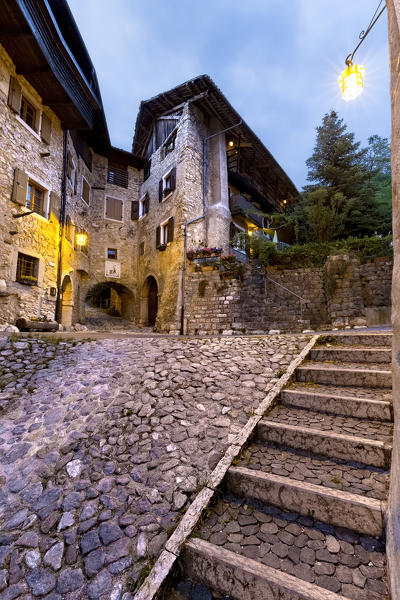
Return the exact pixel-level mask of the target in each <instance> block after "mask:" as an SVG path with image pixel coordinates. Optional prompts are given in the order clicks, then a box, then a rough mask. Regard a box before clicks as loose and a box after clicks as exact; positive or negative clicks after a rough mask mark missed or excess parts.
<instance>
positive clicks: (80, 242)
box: [75, 233, 88, 246]
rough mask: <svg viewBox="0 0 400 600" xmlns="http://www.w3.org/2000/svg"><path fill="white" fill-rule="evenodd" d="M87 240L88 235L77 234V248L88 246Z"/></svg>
mask: <svg viewBox="0 0 400 600" xmlns="http://www.w3.org/2000/svg"><path fill="white" fill-rule="evenodd" d="M87 240H88V236H87V233H77V234H76V235H75V242H76V245H77V246H87Z"/></svg>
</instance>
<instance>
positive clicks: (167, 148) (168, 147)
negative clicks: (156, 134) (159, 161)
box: [165, 135, 176, 156]
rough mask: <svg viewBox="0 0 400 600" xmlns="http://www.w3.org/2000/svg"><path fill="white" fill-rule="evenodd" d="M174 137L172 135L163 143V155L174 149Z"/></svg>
mask: <svg viewBox="0 0 400 600" xmlns="http://www.w3.org/2000/svg"><path fill="white" fill-rule="evenodd" d="M175 139H176V136H175V135H174V136H173V137H172V138H171V139H170V140H169V142H168V143H167V144H165V156H167V154H169V153H170V152H172V151H173V150H175Z"/></svg>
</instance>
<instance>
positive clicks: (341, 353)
mask: <svg viewBox="0 0 400 600" xmlns="http://www.w3.org/2000/svg"><path fill="white" fill-rule="evenodd" d="M310 358H311V360H315V361H317V362H322V361H325V360H328V361H330V360H331V361H339V362H343V363H346V362H353V363H354V362H356V363H357V362H358V363H375V364H381V363H383V364H390V362H391V360H392V349H391V348H374V347H373V348H361V347H357V348H353V347H351V346H350V347H339V346H332V347H330V348H327V347H326V346H321V347H316V348H313V349H312V350H311V352H310Z"/></svg>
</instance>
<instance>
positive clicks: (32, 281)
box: [18, 275, 38, 285]
mask: <svg viewBox="0 0 400 600" xmlns="http://www.w3.org/2000/svg"><path fill="white" fill-rule="evenodd" d="M18 281H19V283H23V284H24V285H37V282H38V279H37V277H34V276H33V275H24V276H23V277H20V278H19V279H18Z"/></svg>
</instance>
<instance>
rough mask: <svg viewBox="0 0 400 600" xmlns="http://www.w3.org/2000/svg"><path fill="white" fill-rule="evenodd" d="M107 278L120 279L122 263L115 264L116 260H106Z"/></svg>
mask: <svg viewBox="0 0 400 600" xmlns="http://www.w3.org/2000/svg"><path fill="white" fill-rule="evenodd" d="M106 277H115V278H117V279H119V278H120V277H121V263H119V262H115V260H113V261H111V260H106Z"/></svg>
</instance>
